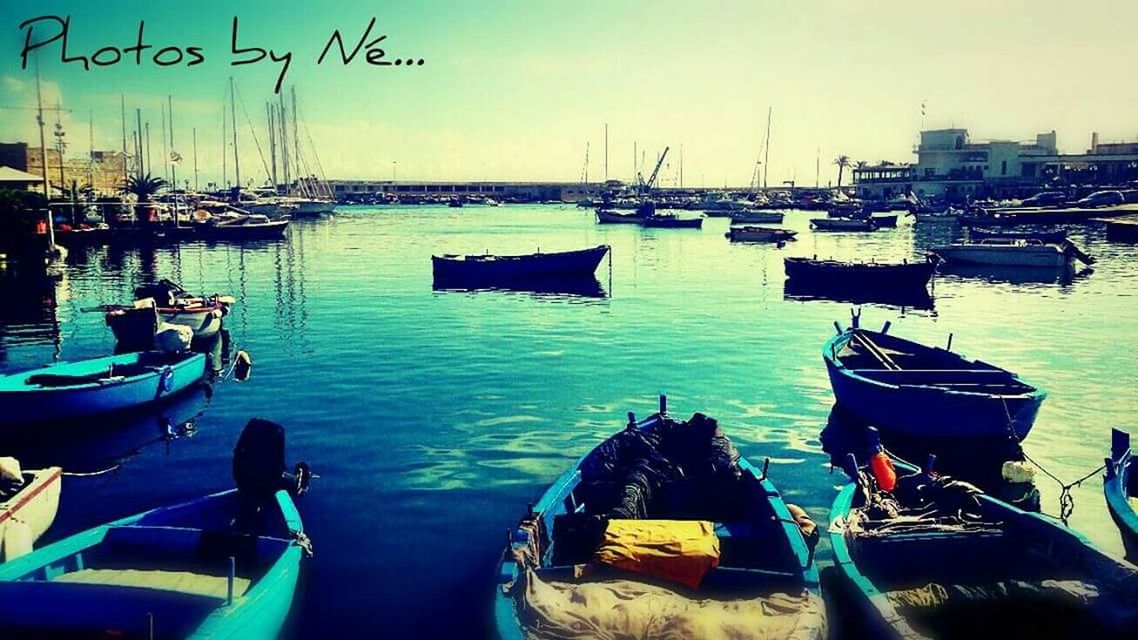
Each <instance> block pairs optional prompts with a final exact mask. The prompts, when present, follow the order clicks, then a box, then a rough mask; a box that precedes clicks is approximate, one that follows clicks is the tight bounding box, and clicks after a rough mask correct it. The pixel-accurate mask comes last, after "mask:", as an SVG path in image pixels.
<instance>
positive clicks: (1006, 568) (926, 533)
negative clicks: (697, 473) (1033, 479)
mask: <svg viewBox="0 0 1138 640" xmlns="http://www.w3.org/2000/svg"><path fill="white" fill-rule="evenodd" d="M851 457H852V456H851ZM893 465H894V466H895V467H896V472H897V475H898V476H899V477H898V479H897V486H896V488H895V489H894V491H893V492H891V493H890V492H885V491H883V490H882V489H881V488H880V486H879V485H878V482H877V480H876V479H875V477H874V475H873V473H872V472H871V471H868V470H859V469H858V468H857V461H852V462H848V463H847V465H846V466H847V470H846V472H847V474H850V476H851V478H853V481H852V482H850V483H849V484H847V485H845V487H843V488H842V489H841V491H840V492H839V493H838V497H837V498H836V499H835V500H834V504H833V506H832V509H831V511H830V523H831V524H830V529H829V531H830V545H831V548H832V549H833V554H834V563H835V566H836V569H837V575H838V576H840V578H841V580H839V581H835V583H836V585H837V584H840V585H841V587H842V589H840V590H839V589H835V590H834V592H835V593H838V592H841V593H845V594H847V600H848V601H849V602H848V603H846V602H843V603H841V604H848V605H849V606H846V607H843V609H844V610H846V611H849V613H850V617H851V618H854V619H860V621H861V622H863V623H864V625H865V627H866V629H863V630H858V631H859V632H860V633H856V634H855V635H856V636H857V637H873V638H905V639H915V638H969V637H974V638H1076V637H1078V638H1123V637H1135V635H1136V634H1138V610H1136V609H1135V604H1134V599H1133V595H1132V594H1133V590H1134V585H1135V583H1138V569H1135V568H1134V567H1133V566H1131V565H1129V564H1127V563H1125V562H1123V561H1122V560H1119V559H1116V558H1114V557H1112V556H1110V555H1108V554H1106V553H1104V552H1103V551H1102V550H1100V549H1098V548H1097V547H1095V546H1094V545H1093V544H1092V543H1091V542H1090V541H1089V540H1087V539H1086V538H1085V537H1083V536H1082V535H1081V534H1079V533H1077V532H1076V531H1075V530H1074V529H1071V528H1068V527H1066V526H1063V525H1061V524H1060V523H1059V522H1057V521H1054V520H1051V519H1049V518H1047V517H1046V516H1042V515H1039V514H1036V513H1028V512H1025V511H1022V510H1020V509H1017V508H1016V507H1014V506H1011V505H1009V504H1007V503H1006V502H1002V501H1000V500H998V499H996V498H994V497H992V496H989V495H987V494H984V493H980V492H979V490H978V489H976V488H975V487H974V486H972V485H968V484H966V483H960V482H955V481H952V480H951V479H950V478H947V477H944V476H938V475H936V474H935V472H933V471H932V470H931V469H928V468H926V469H925V470H919V469H917V468H916V467H914V466H912V465H909V464H906V463H904V462H901V461H899V460H893ZM926 467H927V465H926ZM867 506H868V508H867ZM886 509H890V510H892V509H896V510H895V511H893V512H892V515H886V514H885V510H886ZM836 585H835V586H836Z"/></svg>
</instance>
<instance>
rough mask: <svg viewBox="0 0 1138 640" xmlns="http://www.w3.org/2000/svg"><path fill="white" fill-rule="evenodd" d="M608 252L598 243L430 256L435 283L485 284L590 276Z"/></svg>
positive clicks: (607, 249)
mask: <svg viewBox="0 0 1138 640" xmlns="http://www.w3.org/2000/svg"><path fill="white" fill-rule="evenodd" d="M608 252H609V246H608V245H607V244H602V245H599V246H596V247H592V248H589V249H579V250H576V251H561V252H554V253H531V254H526V255H520V256H496V255H490V254H485V255H467V256H459V255H450V254H448V255H442V256H431V263H432V265H433V267H434V278H435V284H436V285H451V284H453V285H456V286H462V285H485V284H496V283H503V284H505V283H516V282H525V281H533V280H542V279H550V278H571V277H584V276H590V277H591V276H592V274H593V272H595V271H596V270H597V266H598V265H599V264H600V263H601V260H603V259H604V257H605V255H606V254H608Z"/></svg>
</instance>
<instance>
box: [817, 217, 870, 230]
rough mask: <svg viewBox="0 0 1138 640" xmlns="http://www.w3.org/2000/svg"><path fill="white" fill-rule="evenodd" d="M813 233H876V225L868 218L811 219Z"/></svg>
mask: <svg viewBox="0 0 1138 640" xmlns="http://www.w3.org/2000/svg"><path fill="white" fill-rule="evenodd" d="M810 228H811V229H814V230H815V231H877V223H876V222H874V221H873V220H871V219H869V218H811V219H810Z"/></svg>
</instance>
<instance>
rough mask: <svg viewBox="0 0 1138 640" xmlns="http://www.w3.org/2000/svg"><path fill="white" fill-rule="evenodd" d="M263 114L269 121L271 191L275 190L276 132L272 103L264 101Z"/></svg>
mask: <svg viewBox="0 0 1138 640" xmlns="http://www.w3.org/2000/svg"><path fill="white" fill-rule="evenodd" d="M265 115H266V117H267V118H268V122H269V160H270V162H271V167H272V168H271V170H270V171H269V174H270V176H269V177H270V179H272V181H273V191H276V190H277V134H276V131H275V128H274V125H273V103H271V102H266V103H265Z"/></svg>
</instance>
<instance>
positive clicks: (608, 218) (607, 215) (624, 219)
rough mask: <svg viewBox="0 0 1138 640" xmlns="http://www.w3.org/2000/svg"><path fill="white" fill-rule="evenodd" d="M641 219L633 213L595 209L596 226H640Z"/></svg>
mask: <svg viewBox="0 0 1138 640" xmlns="http://www.w3.org/2000/svg"><path fill="white" fill-rule="evenodd" d="M640 220H641V217H640V216H638V215H636V214H635V213H621V212H619V211H614V210H612V209H597V223H598V224H640Z"/></svg>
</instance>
